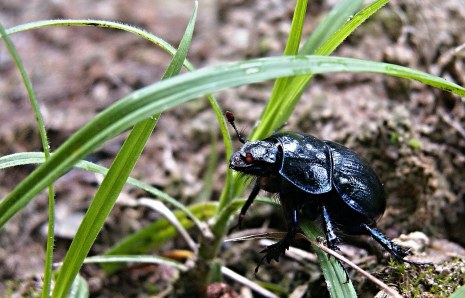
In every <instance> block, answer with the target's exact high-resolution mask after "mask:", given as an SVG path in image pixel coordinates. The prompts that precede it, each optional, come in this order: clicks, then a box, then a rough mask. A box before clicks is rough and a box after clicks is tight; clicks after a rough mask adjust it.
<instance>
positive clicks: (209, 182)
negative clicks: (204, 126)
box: [195, 130, 218, 202]
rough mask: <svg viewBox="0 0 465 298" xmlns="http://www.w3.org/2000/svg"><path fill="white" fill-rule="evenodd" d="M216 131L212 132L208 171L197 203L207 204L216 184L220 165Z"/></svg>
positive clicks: (203, 178) (203, 179)
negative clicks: (215, 176)
mask: <svg viewBox="0 0 465 298" xmlns="http://www.w3.org/2000/svg"><path fill="white" fill-rule="evenodd" d="M216 138H217V136H216V133H215V130H212V132H211V141H210V148H211V149H210V155H209V157H208V163H207V170H206V171H205V174H204V176H203V177H202V181H203V185H202V189H201V190H200V192H199V195H198V196H197V198H196V199H195V202H206V201H208V200H209V199H210V198H211V195H212V192H213V183H214V182H215V178H214V175H215V171H216V168H217V165H218V142H217V140H216Z"/></svg>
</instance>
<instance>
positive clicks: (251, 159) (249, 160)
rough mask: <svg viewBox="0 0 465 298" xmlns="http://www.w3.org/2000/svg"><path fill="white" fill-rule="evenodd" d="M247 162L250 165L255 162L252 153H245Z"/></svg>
mask: <svg viewBox="0 0 465 298" xmlns="http://www.w3.org/2000/svg"><path fill="white" fill-rule="evenodd" d="M245 163H246V164H248V165H250V164H252V163H253V156H252V153H250V152H247V153H246V154H245Z"/></svg>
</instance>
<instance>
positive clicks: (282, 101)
mask: <svg viewBox="0 0 465 298" xmlns="http://www.w3.org/2000/svg"><path fill="white" fill-rule="evenodd" d="M388 2H389V0H378V1H375V2H374V3H372V4H371V5H369V6H368V7H366V8H365V9H363V10H361V11H360V12H358V13H357V14H356V15H355V16H354V17H353V18H351V19H350V20H349V21H348V22H346V23H345V24H344V25H343V26H342V27H341V28H340V29H339V30H337V31H336V32H335V33H334V34H333V35H332V36H331V37H330V38H328V39H327V40H326V41H325V42H324V43H323V45H322V46H321V47H320V48H318V49H317V50H316V52H315V54H316V55H324V56H326V55H329V54H331V53H332V52H333V51H334V50H335V49H336V48H337V47H338V46H339V45H340V44H341V43H342V42H343V41H344V40H345V39H346V38H347V36H349V35H350V34H351V33H352V32H353V31H354V30H355V29H356V28H357V27H358V26H360V25H361V24H362V23H363V22H364V21H365V20H367V19H368V18H369V17H370V16H372V15H373V14H374V13H375V12H377V11H378V10H379V9H380V8H381V7H383V6H384V5H385V4H386V3H388ZM339 17H341V18H343V17H345V16H344V15H339ZM334 21H335V22H336V20H334ZM313 75H314V74H312V73H309V74H306V75H303V76H297V77H294V78H292V79H291V80H290V81H289V83H288V85H287V88H286V92H284V93H282V94H281V95H280V96H279V97H275V98H271V99H270V101H269V102H268V104H267V106H266V108H265V109H266V111H265V112H264V113H263V114H262V115H263V117H262V118H261V121H260V125H259V126H258V127H257V129H256V130H254V131H253V132H252V134H251V136H250V139H251V140H258V139H263V138H264V137H266V136H268V135H269V134H270V133H271V132H272V131H273V130H275V129H276V128H277V127H280V126H281V125H282V124H283V123H285V122H286V121H287V119H288V118H289V116H290V115H291V114H292V112H293V111H294V108H295V105H296V104H297V102H298V101H299V99H300V96H301V95H302V93H303V91H304V89H305V87H306V86H307V85H308V82H309V81H310V80H311V79H312V77H313Z"/></svg>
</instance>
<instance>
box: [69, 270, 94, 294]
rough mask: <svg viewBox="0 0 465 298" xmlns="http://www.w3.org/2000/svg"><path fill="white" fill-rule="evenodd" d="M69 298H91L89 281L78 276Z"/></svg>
mask: <svg viewBox="0 0 465 298" xmlns="http://www.w3.org/2000/svg"><path fill="white" fill-rule="evenodd" d="M67 297H68V298H87V297H89V285H88V284H87V281H86V280H85V279H84V278H83V277H82V276H81V275H78V276H76V278H75V279H74V281H73V284H72V287H71V291H70V293H69V295H68V296H67Z"/></svg>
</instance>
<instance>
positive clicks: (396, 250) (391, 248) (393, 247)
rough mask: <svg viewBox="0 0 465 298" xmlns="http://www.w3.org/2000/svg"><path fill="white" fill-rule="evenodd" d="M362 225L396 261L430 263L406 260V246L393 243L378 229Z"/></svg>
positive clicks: (427, 263)
mask: <svg viewBox="0 0 465 298" xmlns="http://www.w3.org/2000/svg"><path fill="white" fill-rule="evenodd" d="M362 227H363V228H365V230H366V231H367V232H368V234H369V235H370V236H371V237H373V239H375V240H376V242H378V243H379V244H381V246H382V247H384V249H386V250H387V251H388V252H389V253H391V254H392V255H393V256H394V257H395V258H396V259H397V260H398V261H400V262H404V263H409V264H413V265H431V264H432V263H429V262H416V261H410V260H406V259H405V257H406V256H408V249H407V248H405V247H402V246H400V245H397V244H395V243H394V242H392V241H391V240H390V239H389V238H387V237H386V236H385V235H384V234H383V233H381V232H380V231H378V230H376V229H374V228H370V227H369V226H368V225H366V224H362Z"/></svg>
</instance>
